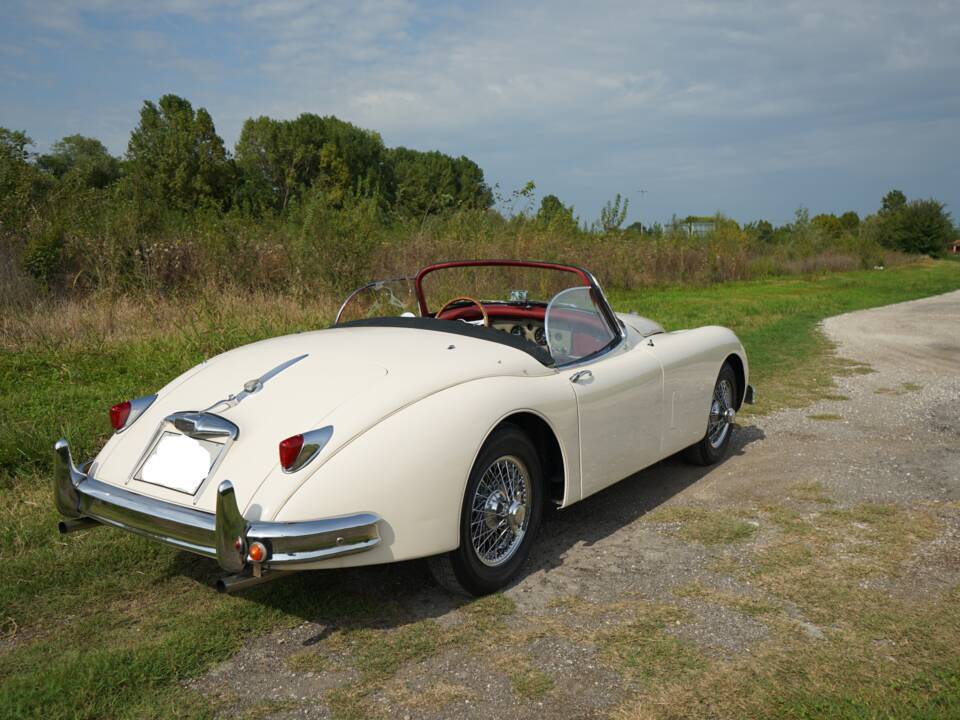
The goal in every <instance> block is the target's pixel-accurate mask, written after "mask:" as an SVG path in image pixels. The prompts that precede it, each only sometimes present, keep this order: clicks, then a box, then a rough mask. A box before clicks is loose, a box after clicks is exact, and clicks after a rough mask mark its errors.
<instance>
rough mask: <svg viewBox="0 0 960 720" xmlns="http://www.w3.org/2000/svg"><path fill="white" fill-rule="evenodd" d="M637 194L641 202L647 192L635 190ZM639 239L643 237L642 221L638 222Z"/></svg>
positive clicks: (641, 189) (642, 189)
mask: <svg viewBox="0 0 960 720" xmlns="http://www.w3.org/2000/svg"><path fill="white" fill-rule="evenodd" d="M637 194H638V195H639V196H640V199H641V200H643V196H644V195H646V194H647V191H646V190H645V189H644V188H640V189H639V190H637ZM640 237H643V221H642V220H641V221H640Z"/></svg>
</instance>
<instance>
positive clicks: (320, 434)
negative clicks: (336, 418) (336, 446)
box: [281, 425, 333, 475]
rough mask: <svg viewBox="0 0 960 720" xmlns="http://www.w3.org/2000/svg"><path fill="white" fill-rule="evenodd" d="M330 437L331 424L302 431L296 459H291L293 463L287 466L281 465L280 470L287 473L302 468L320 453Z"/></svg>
mask: <svg viewBox="0 0 960 720" xmlns="http://www.w3.org/2000/svg"><path fill="white" fill-rule="evenodd" d="M332 437H333V425H326V426H324V427H322V428H320V429H319V430H310V431H309V432H305V433H303V447H301V448H300V453H299V454H298V455H297V459H296V460H294V461H293V465H291V466H290V467H289V468H285V467H281V470H283V472H285V473H287V474H288V475H289V474H290V473H295V472H297V470H300V469H302V468H303V466H304V465H306V464H308V463H309V462H310V461H311V460H313V459H314V458H315V457H316V456H317V455H319V454H320V451H321V450H323V448H324V447H326V445H327V443H328V442H330V438H332Z"/></svg>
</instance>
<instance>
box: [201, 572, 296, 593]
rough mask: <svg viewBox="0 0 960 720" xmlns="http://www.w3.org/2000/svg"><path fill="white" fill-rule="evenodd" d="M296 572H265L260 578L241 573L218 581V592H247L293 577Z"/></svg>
mask: <svg viewBox="0 0 960 720" xmlns="http://www.w3.org/2000/svg"><path fill="white" fill-rule="evenodd" d="M295 572H296V571H290V570H271V571H267V572H264V573H263V574H262V575H260V577H257V576H255V575H252V574H250V573H239V574H237V575H227V576H225V577H222V578H220V579H219V580H217V591H218V592H222V593H233V592H237V591H238V590H246V589H247V588H249V587H253V586H254V585H261V584H263V583H267V582H271V581H272V580H279V579H280V578H282V577H286V576H287V575H293V574H294V573H295Z"/></svg>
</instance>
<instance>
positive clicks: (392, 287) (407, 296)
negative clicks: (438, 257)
mask: <svg viewBox="0 0 960 720" xmlns="http://www.w3.org/2000/svg"><path fill="white" fill-rule="evenodd" d="M419 314H420V308H419V306H418V304H417V296H416V294H415V293H414V284H413V278H393V279H391V280H375V281H374V282H371V283H367V284H366V285H364V286H362V287H359V288H357V289H356V290H354V291H353V292H352V293H350V295H349V296H348V297H347V299H346V300H344V301H343V305H341V306H340V311H339V312H338V313H337V319H336V320H335V321H334V323H335V324H338V323H345V322H351V321H353V320H366V319H368V318H375V317H397V316H406V317H415V316H417V315H419Z"/></svg>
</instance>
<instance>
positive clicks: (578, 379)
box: [570, 370, 593, 385]
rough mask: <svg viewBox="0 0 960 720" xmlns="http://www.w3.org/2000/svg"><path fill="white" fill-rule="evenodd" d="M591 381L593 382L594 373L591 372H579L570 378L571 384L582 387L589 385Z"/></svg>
mask: <svg viewBox="0 0 960 720" xmlns="http://www.w3.org/2000/svg"><path fill="white" fill-rule="evenodd" d="M591 380H593V373H592V372H590V371H589V370H579V371H578V372H575V373H574V374H573V375H571V376H570V382H572V383H580V384H581V385H582V384H584V383H588V382H590V381H591Z"/></svg>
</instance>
